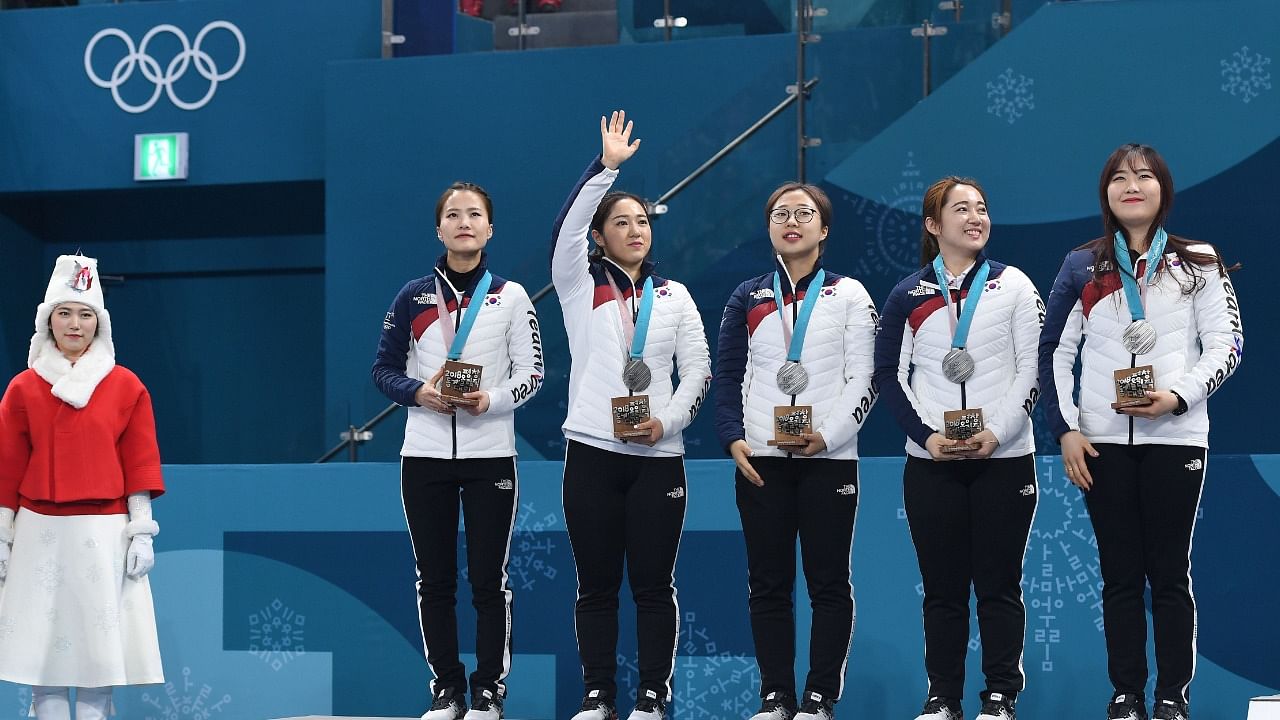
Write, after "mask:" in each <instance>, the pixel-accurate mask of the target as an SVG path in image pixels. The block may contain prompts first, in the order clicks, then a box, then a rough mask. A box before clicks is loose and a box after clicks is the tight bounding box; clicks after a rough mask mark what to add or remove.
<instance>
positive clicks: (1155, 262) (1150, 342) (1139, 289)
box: [1112, 228, 1169, 355]
mask: <svg viewBox="0 0 1280 720" xmlns="http://www.w3.org/2000/svg"><path fill="white" fill-rule="evenodd" d="M1112 241H1113V243H1114V246H1115V252H1116V267H1117V269H1118V270H1119V271H1120V284H1121V285H1122V286H1124V297H1125V300H1126V301H1128V304H1129V318H1130V320H1131V322H1130V323H1129V327H1127V328H1125V329H1124V335H1122V336H1121V341H1122V342H1123V343H1124V347H1125V349H1126V350H1128V351H1129V352H1131V353H1133V354H1134V355H1141V354H1142V353H1147V352H1151V349H1152V348H1154V347H1155V346H1156V329H1155V327H1153V326H1152V325H1151V323H1150V322H1148V321H1147V311H1146V308H1145V307H1144V306H1143V304H1142V296H1143V289H1144V288H1147V287H1151V284H1152V282H1154V281H1155V277H1156V270H1157V269H1159V267H1160V260H1161V258H1163V257H1164V248H1165V245H1166V244H1168V242H1169V234H1168V233H1166V232H1165V231H1164V228H1156V234H1155V237H1153V238H1152V239H1151V247H1150V248H1149V249H1148V250H1147V271H1146V273H1144V274H1143V280H1142V284H1141V285H1139V284H1138V278H1137V277H1135V276H1134V274H1133V268H1132V267H1130V265H1129V245H1128V243H1126V242H1125V240H1124V234H1123V233H1121V232H1120V231H1118V230H1117V231H1116V234H1115V237H1114V238H1112Z"/></svg>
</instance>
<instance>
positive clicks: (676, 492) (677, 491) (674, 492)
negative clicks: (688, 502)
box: [667, 487, 684, 500]
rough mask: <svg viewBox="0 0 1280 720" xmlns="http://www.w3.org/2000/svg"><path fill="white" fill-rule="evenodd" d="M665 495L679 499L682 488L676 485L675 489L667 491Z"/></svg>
mask: <svg viewBox="0 0 1280 720" xmlns="http://www.w3.org/2000/svg"><path fill="white" fill-rule="evenodd" d="M667 497H669V498H671V499H672V500H679V499H680V498H682V497H684V488H682V487H678V488H676V489H675V490H672V491H671V492H669V493H667Z"/></svg>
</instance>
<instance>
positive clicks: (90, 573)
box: [84, 563, 103, 585]
mask: <svg viewBox="0 0 1280 720" xmlns="http://www.w3.org/2000/svg"><path fill="white" fill-rule="evenodd" d="M102 575H103V572H102V566H101V565H98V564H97V563H94V564H93V565H90V566H89V567H87V568H85V569H84V579H85V580H88V581H89V582H90V583H93V584H95V585H96V584H97V583H98V582H100V581H101V580H102Z"/></svg>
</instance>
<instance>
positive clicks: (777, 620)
mask: <svg viewBox="0 0 1280 720" xmlns="http://www.w3.org/2000/svg"><path fill="white" fill-rule="evenodd" d="M764 221H765V226H766V227H767V228H768V232H769V239H770V242H771V244H772V246H773V252H774V255H775V264H774V269H773V271H772V272H769V273H766V274H764V275H760V276H759V277H755V278H752V279H750V280H747V281H746V282H744V283H742V284H741V285H739V286H738V288H737V289H736V290H734V292H733V295H732V296H730V298H729V301H728V302H727V303H726V304H725V309H724V319H723V321H722V322H721V323H720V339H719V345H718V351H717V352H718V357H717V360H716V376H715V388H716V393H715V395H716V431H717V433H718V435H719V438H720V444H721V446H722V447H724V449H725V451H726V452H727V453H729V454H730V455H731V456H732V457H733V459H734V462H735V464H736V466H737V472H736V475H735V477H736V481H737V482H736V492H737V504H738V512H739V514H740V515H741V517H742V532H743V536H744V539H745V540H746V545H747V565H748V584H749V588H750V597H749V604H750V610H751V632H752V636H753V638H754V640H755V647H756V661H757V663H758V664H759V665H760V697H761V699H762V703H761V708H760V711H759V712H758V713H757V714H756V716H755V718H754V719H753V720H788V719H789V718H791V717H793V716H794V717H796V718H800V719H802V720H829V719H830V718H832V717H833V716H834V713H835V710H834V706H835V703H836V702H837V701H838V700H839V699H840V696H841V694H842V692H843V690H844V680H845V669H846V666H847V664H848V657H849V647H850V644H851V643H852V641H853V625H854V603H853V585H852V584H851V582H850V574H851V573H850V564H849V563H850V558H849V555H850V552H851V549H852V544H853V526H854V520H855V518H856V516H857V509H858V430H859V428H861V427H862V424H863V422H864V421H865V420H866V418H867V413H869V412H870V411H871V406H872V404H873V403H874V402H875V397H876V391H875V387H874V385H873V384H872V382H871V352H872V346H873V343H874V342H875V332H876V310H875V304H874V303H872V302H871V298H870V296H868V295H867V291H866V290H865V289H864V288H863V287H862V283H860V282H858V281H857V280H854V279H853V278H850V277H844V276H841V275H838V274H836V273H833V272H829V271H827V270H826V269H824V268H823V267H822V250H823V247H824V245H825V243H826V242H827V233H828V232H829V231H830V225H831V201H830V200H829V199H828V198H827V196H826V193H824V192H823V191H822V189H821V188H818V187H817V186H815V185H807V184H803V183H786V184H784V185H782V186H781V187H779V188H778V189H777V190H775V191H774V192H773V194H772V196H770V198H769V200H768V202H766V203H765V207H764ZM780 432H785V433H787V435H789V436H790V437H782V440H783V441H784V442H795V443H797V444H794V445H776V444H775V443H776V442H777V439H778V438H779V437H781V436H779V435H778V434H777V433H780ZM797 539H799V541H800V547H801V552H802V555H803V559H804V575H805V581H806V583H807V584H808V588H809V595H810V597H811V598H812V604H813V626H812V629H811V631H810V638H811V640H810V644H811V651H810V669H809V675H808V677H807V678H806V679H805V683H804V686H803V692H802V693H801V694H800V696H797V694H796V678H795V610H794V607H793V605H792V599H791V598H792V594H793V592H794V590H795V580H796V565H795V553H796V540H797Z"/></svg>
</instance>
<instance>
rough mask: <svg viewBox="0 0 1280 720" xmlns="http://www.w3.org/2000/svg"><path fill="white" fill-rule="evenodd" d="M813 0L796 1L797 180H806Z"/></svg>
mask: <svg viewBox="0 0 1280 720" xmlns="http://www.w3.org/2000/svg"><path fill="white" fill-rule="evenodd" d="M810 2H811V0H798V2H797V3H796V100H797V103H796V181H798V182H804V151H805V144H806V142H807V141H806V139H805V134H804V130H805V127H804V100H805V89H804V43H805V35H806V34H808V32H809V3H810Z"/></svg>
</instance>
